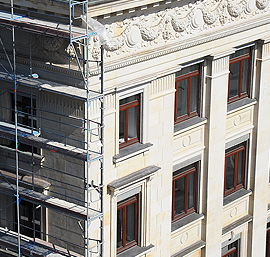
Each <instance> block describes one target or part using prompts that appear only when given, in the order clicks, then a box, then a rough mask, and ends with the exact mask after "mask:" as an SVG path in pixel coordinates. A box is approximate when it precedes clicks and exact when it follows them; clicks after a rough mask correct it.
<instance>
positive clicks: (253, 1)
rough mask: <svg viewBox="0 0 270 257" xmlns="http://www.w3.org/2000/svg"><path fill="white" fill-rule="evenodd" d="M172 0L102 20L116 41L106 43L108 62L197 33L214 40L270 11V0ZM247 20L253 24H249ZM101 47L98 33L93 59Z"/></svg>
mask: <svg viewBox="0 0 270 257" xmlns="http://www.w3.org/2000/svg"><path fill="white" fill-rule="evenodd" d="M171 2H172V4H170V5H162V9H161V10H159V11H156V12H154V11H152V12H149V10H148V11H147V12H143V11H141V10H135V11H134V14H133V16H131V15H125V16H121V17H122V19H121V17H119V18H112V19H102V20H100V22H102V23H107V24H104V26H105V28H106V29H107V31H108V32H109V33H110V34H111V36H112V37H113V42H109V43H107V44H106V43H105V45H104V47H105V49H106V54H105V59H106V62H110V60H112V61H113V60H117V61H118V60H119V58H122V60H123V58H129V60H130V56H134V55H137V56H138V55H141V54H142V53H144V54H145V53H147V52H153V51H154V52H155V54H156V52H158V54H160V53H159V51H160V50H161V49H162V48H165V49H166V48H168V44H169V45H179V42H184V41H185V42H186V41H189V42H190V40H191V39H192V38H194V36H196V37H200V40H201V37H203V36H204V35H205V37H209V34H210V35H211V36H212V37H213V40H215V38H218V37H219V35H220V33H222V32H223V31H228V29H229V30H230V31H231V34H235V33H238V32H240V31H244V30H247V29H250V28H252V27H256V26H253V24H252V23H253V22H254V21H255V19H256V20H261V19H264V17H265V15H268V14H269V11H270V8H269V0H242V1H240V0H203V1H195V2H190V3H189V4H185V5H184V4H182V3H181V2H180V1H171ZM181 4H182V5H181ZM160 7H161V6H160ZM253 20H254V21H253ZM250 21H252V22H251V23H250ZM247 23H249V24H250V25H249V26H251V27H250V28H247V26H246V24H247ZM256 24H257V23H256ZM257 26H258V25H257ZM242 27H245V29H243V28H242ZM239 29H240V30H239ZM229 34H230V33H228V35H229ZM216 35H217V36H216ZM202 43H204V42H202ZM195 45H196V44H195ZM170 47H171V46H170ZM171 48H172V47H171ZM99 51H100V42H99V38H98V36H97V35H96V36H94V37H93V38H92V40H91V43H90V52H91V55H92V57H93V58H94V59H97V58H98V56H99ZM165 54H166V53H165ZM146 55H147V54H146ZM161 55H162V54H161ZM140 58H141V57H139V59H140Z"/></svg>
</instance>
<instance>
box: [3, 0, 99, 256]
mask: <svg viewBox="0 0 270 257" xmlns="http://www.w3.org/2000/svg"><path fill="white" fill-rule="evenodd" d="M89 1H90V0H89ZM89 1H88V0H85V1H72V0H67V1H64V0H63V1H61V0H60V2H62V3H63V4H66V5H68V8H69V19H68V21H67V20H65V22H63V23H59V17H56V20H57V22H54V17H52V16H50V17H49V18H48V20H46V15H45V14H44V13H43V14H42V18H43V19H38V18H36V17H37V15H31V12H29V11H28V15H25V14H23V15H22V14H20V13H21V12H22V11H21V10H20V9H16V7H15V6H14V3H13V0H11V2H10V5H2V7H3V8H2V9H3V10H5V11H0V26H2V27H5V28H8V29H11V31H12V42H11V43H12V52H9V51H7V50H6V48H5V45H4V43H3V42H2V39H1V37H0V43H1V46H0V49H1V51H2V53H3V54H4V55H5V57H6V61H5V62H4V61H2V62H1V63H0V80H1V81H5V83H6V84H7V85H8V83H9V84H11V83H12V84H13V86H11V87H9V88H7V89H6V90H4V91H2V92H1V91H0V99H1V97H3V98H5V99H6V98H8V97H9V96H8V95H11V96H12V99H13V100H12V101H13V103H14V105H13V106H5V105H4V104H2V105H1V106H0V114H1V110H2V111H3V112H2V113H10V114H11V115H9V117H5V116H4V115H0V138H2V141H1V142H8V143H1V145H0V160H1V161H0V178H1V180H0V193H1V196H0V197H3V196H5V197H6V199H10V202H8V203H6V202H5V203H6V204H5V206H1V205H0V225H1V222H3V224H6V225H5V227H2V225H1V226H0V247H2V248H5V249H9V250H10V251H13V252H17V253H18V256H49V255H50V254H51V253H59V254H60V255H63V256H76V257H79V256H85V257H90V256H91V257H92V256H103V240H104V235H103V233H104V231H103V168H104V165H103V160H104V159H103V152H104V94H103V85H104V69H103V66H104V63H103V62H104V58H103V56H104V49H103V47H102V46H101V54H100V59H99V60H91V59H90V57H89V41H90V39H91V37H93V36H94V35H95V34H96V33H95V32H93V31H90V29H89V26H88V16H89V15H88V6H89ZM8 9H10V11H8ZM78 10H80V11H78ZM16 11H17V12H16ZM35 12H37V11H35ZM35 14H36V13H35ZM61 19H62V18H61ZM61 19H60V20H61ZM82 19H83V20H84V22H85V23H86V26H85V28H82V27H81V26H76V25H74V24H77V23H76V21H78V20H82ZM18 29H19V30H23V31H26V32H28V33H29V35H30V34H31V33H35V34H41V35H44V36H50V37H60V38H64V39H68V40H69V45H70V47H71V48H72V50H73V53H74V55H73V56H71V55H67V58H68V59H69V67H70V68H71V65H70V60H71V59H74V60H76V63H77V67H78V71H79V72H78V73H79V74H80V80H81V81H82V84H83V85H84V86H83V87H81V88H76V87H74V86H70V85H62V84H61V83H57V82H52V81H48V80H46V79H45V80H44V79H40V78H38V76H37V74H34V73H33V67H32V52H31V44H29V48H30V50H29V63H30V68H29V74H28V76H26V75H22V74H21V73H19V72H17V66H16V65H17V62H16V36H15V33H16V30H18ZM29 38H31V35H30V36H29ZM78 45H79V46H80V47H81V48H82V49H83V50H84V55H83V58H81V57H80V56H79V54H78V53H77V51H78V50H77V47H76V46H78ZM10 56H12V57H13V60H12V61H11V60H10V59H11V58H10ZM91 63H95V64H96V67H97V68H96V69H97V71H98V72H96V73H95V74H96V76H99V77H100V88H99V89H98V90H93V89H92V88H91V84H90V80H91V77H92V76H93V75H91V74H93V73H91V71H90V64H91ZM76 79H78V77H76ZM52 85H53V86H52ZM24 88H29V89H30V92H31V93H30V97H29V99H30V100H29V101H30V102H29V105H27V106H26V107H24V109H21V108H20V106H19V104H21V102H23V101H26V100H27V99H28V98H26V97H25V98H23V97H24V96H23V93H24V92H23V89H24ZM37 89H38V90H41V91H42V92H48V93H49V94H56V95H60V96H63V97H68V98H71V97H72V98H76V99H77V100H79V101H82V102H83V103H84V104H83V106H84V109H83V110H84V115H83V117H76V116H72V115H69V114H68V115H66V114H63V113H55V112H53V111H52V110H46V109H42V108H40V107H38V106H37V104H36V99H35V98H34V95H33V90H37ZM0 90H1V89H0ZM18 97H22V98H23V100H20V101H19V100H18ZM25 99H26V100H25ZM93 101H95V103H96V102H98V106H99V109H100V114H99V117H98V118H96V119H91V103H92V102H93ZM0 102H1V101H0ZM20 117H27V119H28V120H30V122H29V123H28V124H27V125H25V124H23V123H22V122H20V121H19V119H20ZM55 117H57V118H55ZM38 121H39V124H41V122H43V123H44V122H47V123H50V124H52V125H51V126H52V127H54V126H58V127H61V126H63V127H64V126H66V127H69V128H72V129H73V130H79V131H81V132H83V135H84V136H83V140H81V139H80V138H76V137H72V136H66V135H62V133H60V132H61V131H59V134H58V133H57V131H55V130H52V129H50V128H49V129H48V128H43V127H42V126H40V125H38ZM79 123H81V124H82V125H78V124H79ZM56 124H58V125H56ZM12 142H13V143H12ZM14 144H15V145H14ZM93 145H94V147H93ZM20 146H25V147H26V148H27V151H25V150H21V149H20ZM38 149H41V150H38ZM44 152H46V153H47V155H50V154H55V155H57V156H58V155H63V156H66V157H64V158H71V159H72V160H73V159H74V160H77V161H78V163H83V164H84V165H83V166H82V169H84V170H83V172H81V171H79V173H80V174H77V173H76V172H75V171H74V172H73V173H71V172H66V170H65V169H59V168H55V167H54V166H52V165H50V164H49V163H47V162H46V157H45V161H44V156H43V154H42V153H44ZM45 155H46V154H45ZM10 158H11V159H14V160H15V162H14V163H10V162H8V161H2V160H7V159H10ZM55 158H56V157H55ZM37 159H38V160H39V161H38V162H37V161H35V160H37ZM74 162H75V161H74ZM94 163H96V164H97V163H98V166H99V171H98V172H97V171H96V167H97V166H94V168H93V167H91V166H93V164H94ZM92 169H95V171H94V173H95V174H96V173H97V174H98V176H95V175H94V176H92V175H91V172H92ZM56 174H58V175H56ZM82 174H83V175H82ZM59 178H60V179H59ZM72 181H77V182H76V183H73V182H72ZM54 184H55V185H59V187H61V188H64V189H65V190H64V191H65V192H66V191H67V190H69V189H70V188H71V190H72V192H73V191H74V192H76V191H78V192H81V193H82V194H83V195H84V197H83V200H82V199H81V197H80V196H79V197H75V196H71V195H67V194H66V193H64V194H63V192H62V191H61V190H58V188H57V186H55V187H51V185H54ZM40 188H42V190H41V189H40ZM14 197H15V199H14ZM22 204H23V206H29V205H31V212H30V213H28V214H25V213H24V212H25V210H26V207H23V208H25V209H23V208H21V205H22ZM15 205H16V208H15V209H16V211H14V213H15V214H16V219H14V220H12V218H11V217H7V215H1V212H3V211H5V210H10V209H11V208H13V207H12V206H15ZM27 210H28V209H27ZM49 210H50V211H55V212H57V213H60V214H61V215H62V216H63V217H65V219H66V220H68V219H69V218H71V219H72V222H73V223H74V225H73V226H72V227H70V228H67V229H66V230H65V233H69V232H70V233H72V232H73V231H72V230H73V229H74V227H75V226H77V227H79V228H80V229H81V231H82V243H81V244H80V243H78V242H74V241H72V240H70V241H68V240H67V238H69V237H68V236H66V237H63V238H62V237H61V236H59V235H58V234H54V233H50V231H49V229H48V224H46V222H47V221H48V213H49ZM42 213H45V215H44V216H45V219H46V221H45V222H44V223H45V225H44V227H45V229H42V224H41V223H42V221H41V218H40V216H41V215H42ZM26 215H28V219H27V217H26V220H27V222H28V223H27V222H25V221H23V217H24V216H26ZM30 216H31V219H30ZM22 221H23V222H22ZM54 222H55V221H54ZM94 222H98V225H99V226H98V229H96V228H95V229H94V231H93V230H92V229H91V225H92V224H93V223H94ZM26 223H27V224H26ZM29 224H30V226H31V227H30V226H29ZM23 231H27V233H29V234H31V236H29V235H25V234H24V232H23ZM29 231H30V232H29ZM70 238H71V237H70ZM58 244H60V245H58ZM74 249H75V250H74Z"/></svg>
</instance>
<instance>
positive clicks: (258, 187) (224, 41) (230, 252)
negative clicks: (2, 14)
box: [0, 0, 270, 257]
mask: <svg viewBox="0 0 270 257" xmlns="http://www.w3.org/2000/svg"><path fill="white" fill-rule="evenodd" d="M4 2H5V1H4V0H0V3H4ZM89 4H90V5H89V14H90V16H91V18H92V19H94V20H96V21H98V22H99V23H101V24H102V25H103V26H104V28H105V29H106V30H107V32H108V33H109V34H110V36H111V37H112V39H111V41H110V42H105V43H103V44H104V48H105V56H104V57H105V59H104V65H105V76H104V79H105V81H104V104H105V117H104V118H105V120H104V123H105V128H104V196H103V197H104V204H103V225H104V243H103V249H104V251H103V256H110V257H114V256H119V257H123V256H129V257H131V256H134V257H135V256H146V257H154V256H155V257H159V256H160V257H167V256H168V257H169V256H171V257H177V256H185V257H187V256H190V257H191V256H192V257H195V256H196V257H199V256H203V257H218V256H223V257H225V256H239V257H246V256H248V257H264V256H270V251H269V250H268V248H269V245H270V242H268V236H267V233H268V232H269V231H268V227H270V211H269V210H270V209H269V208H268V204H270V195H269V192H270V191H269V190H270V188H269V165H270V163H269V161H270V160H269V157H270V152H269V145H270V135H269V134H270V122H269V119H268V116H269V110H270V102H269V99H268V96H269V97H270V77H269V74H270V73H268V72H269V71H270V40H269V39H270V33H269V22H270V6H269V1H268V0H244V1H228V0H203V1H184V0H183V1H180V0H164V1H158V0H137V1H126V0H118V1H102V0H100V1H93V2H92V3H91V1H89ZM17 5H18V6H24V8H28V9H29V10H32V9H33V8H35V9H36V10H38V11H40V12H43V13H51V14H54V15H56V14H57V15H60V14H61V15H62V16H63V17H65V16H68V8H67V7H66V5H65V4H63V3H62V2H61V1H60V2H57V1H45V2H44V1H39V0H37V1H31V0H29V1H27V0H26V1H18V3H17ZM31 8H32V9H31ZM22 9H23V8H22ZM78 26H85V24H78ZM89 28H90V29H91V28H93V27H91V24H89ZM9 33H10V32H9V31H8V30H7V29H6V28H5V27H1V28H0V35H5V36H4V37H2V36H1V38H2V40H3V44H4V45H5V46H6V49H7V52H8V53H10V52H11V50H12V48H11V47H12V45H11V44H10V42H11V38H10V34H9ZM22 39H24V40H22ZM101 43H102V42H101V40H100V38H99V37H98V35H94V36H93V37H92V38H91V41H90V44H89V49H88V54H89V55H90V56H91V58H93V59H94V60H98V58H99V54H100V45H101ZM16 44H17V45H18V49H17V50H16V51H17V56H18V57H17V62H18V67H19V68H20V69H21V70H24V71H26V70H27V69H28V68H27V67H28V65H29V60H28V59H27V58H26V55H28V54H26V51H29V50H26V49H28V47H29V44H31V46H32V57H33V60H32V66H33V70H34V71H35V72H36V73H38V74H39V76H40V78H39V79H40V80H41V83H43V85H45V84H46V85H47V84H48V85H51V86H52V87H54V84H52V83H57V86H55V87H54V89H55V90H58V91H59V92H60V91H61V85H66V86H69V90H70V92H75V93H74V95H75V96H76V95H79V94H80V90H82V88H83V87H82V85H81V84H80V82H79V80H78V79H77V78H78V76H79V75H78V72H77V70H76V68H75V64H74V60H73V61H72V65H71V68H69V67H68V64H69V63H68V60H69V59H68V58H67V55H69V54H70V53H71V52H72V50H71V49H70V48H69V45H68V41H67V40H66V41H65V40H63V39H61V38H51V37H46V36H44V35H37V34H34V33H29V32H25V31H20V30H19V31H18V34H17V40H16ZM78 47H80V46H78ZM83 50H84V49H81V52H82V56H83ZM27 53H28V52H27ZM1 59H2V60H3V63H5V64H6V65H7V62H6V61H5V54H4V52H3V51H2V52H1ZM74 77H75V78H74ZM99 83H100V82H99V78H98V77H95V76H94V77H93V78H91V87H92V88H93V89H94V88H98V86H99ZM55 85H56V84H55ZM9 87H10V82H7V81H3V80H2V81H0V90H1V91H0V92H2V95H1V96H2V97H0V103H1V106H4V107H12V93H11V92H10V91H8V90H9ZM44 87H45V86H44ZM57 87H59V88H57ZM74 89H76V90H77V91H76V90H74ZM72 90H74V91H72ZM20 91H21V92H22V93H23V94H21V95H22V96H24V97H28V98H29V95H30V94H32V95H34V99H36V100H35V101H36V102H35V103H34V104H35V105H36V106H37V107H38V108H37V109H40V116H41V117H42V118H43V119H40V121H37V124H36V129H37V130H38V129H41V131H42V130H44V131H46V132H41V135H42V136H46V138H49V139H51V140H56V141H59V139H58V138H55V136H54V133H55V134H57V133H60V134H61V135H63V136H65V137H66V138H69V137H71V136H72V137H74V138H76V139H77V140H83V134H82V133H81V129H80V128H79V127H80V126H81V120H80V119H83V118H85V105H84V102H83V101H81V100H80V99H78V98H75V97H72V96H71V94H70V95H59V94H58V93H57V92H48V91H46V92H45V91H43V90H37V89H33V91H31V92H30V89H29V87H26V86H23V85H22V86H21V87H20ZM8 94H9V96H7V95H8ZM24 100H25V99H24ZM32 104H33V103H32ZM91 104H92V105H91V106H90V115H91V117H94V118H98V117H99V107H100V106H99V104H98V101H97V102H95V101H93V102H92V103H91ZM46 111H47V112H46ZM45 112H46V113H47V114H46V113H45ZM0 113H1V121H2V120H8V119H12V113H11V112H10V111H8V110H6V109H3V108H2V109H1V112H0ZM48 113H50V114H48ZM52 113H53V114H52ZM54 113H61V114H63V115H65V116H66V117H67V119H68V118H70V117H75V118H78V119H74V121H73V123H72V125H74V127H73V128H72V129H71V128H70V127H68V126H66V125H65V124H60V125H59V124H58V125H57V126H56V125H55V124H54V123H51V122H50V121H49V119H51V118H52V115H54ZM46 115H47V116H46ZM54 118H56V119H57V117H54ZM46 119H47V120H46ZM61 122H63V123H70V120H65V119H64V118H62V119H61ZM75 127H76V128H75ZM46 133H47V135H46ZM44 134H45V135H44ZM1 140H2V141H1V145H2V146H1V149H0V150H1V152H3V154H2V156H1V165H2V166H3V167H2V166H1V168H2V169H3V172H5V171H6V172H7V173H8V172H9V173H12V169H9V168H7V167H8V165H13V164H12V163H13V162H14V151H12V150H11V149H12V146H11V143H10V142H9V141H8V140H7V139H1ZM68 140H69V139H68ZM60 142H63V140H60ZM67 142H68V141H67ZM65 143H66V142H65ZM77 144H78V145H77V146H78V147H80V142H79V143H77ZM22 151H24V155H25V157H22V159H21V162H22V164H21V165H26V164H24V163H27V160H25V161H24V159H23V158H26V159H27V158H31V156H30V155H27V150H25V149H24V150H22ZM34 157H35V158H36V162H40V163H41V164H40V166H38V167H36V166H34V169H37V171H36V173H37V174H39V175H40V176H43V179H40V180H39V181H36V182H35V183H36V185H37V187H39V190H40V192H43V193H44V194H49V195H52V196H56V195H55V194H54V193H51V192H56V193H57V192H58V193H61V194H63V195H65V200H67V201H69V202H72V203H77V202H76V201H79V200H80V199H81V200H83V199H84V198H85V194H84V192H83V191H80V190H79V189H76V188H74V187H72V186H67V184H65V183H70V184H73V185H76V186H77V187H78V188H80V187H83V181H82V180H80V179H79V178H72V177H71V176H69V175H76V176H78V177H79V176H84V174H85V165H86V164H85V162H84V161H82V160H74V159H72V158H70V157H65V156H64V157H63V155H58V154H57V153H56V154H55V153H51V152H50V151H47V150H46V149H45V150H44V149H43V150H38V149H37V151H36V152H35V156H34ZM42 165H44V166H45V167H47V170H46V169H42V167H41V166H42ZM23 167H24V166H23ZM49 169H50V171H48V170H49ZM54 169H55V170H60V171H62V172H63V173H59V174H60V175H59V174H58V173H57V174H56V173H55V172H54ZM48 172H50V173H49V175H48ZM91 172H92V173H91V176H93V177H97V176H98V174H99V169H98V167H97V164H96V163H94V164H92V167H91ZM66 174H69V175H68V176H67V175H66ZM46 176H50V177H51V178H53V179H54V180H55V181H54V182H53V181H52V180H50V181H49V180H47V179H46V178H45V177H46ZM9 177H12V175H9ZM23 179H27V176H26V175H25V174H24V175H22V178H21V180H23ZM36 190H37V189H36ZM46 190H49V191H48V192H47V191H46ZM9 197H11V198H12V196H9ZM69 197H70V198H69ZM71 197H74V198H76V200H74V199H73V200H72V198H71ZM68 198H69V199H68ZM1 199H3V200H1V205H0V207H1V208H3V207H4V206H5V205H7V202H10V201H12V199H11V200H8V198H7V197H3V195H1ZM8 213H11V210H10V209H8V208H7V209H6V210H2V211H1V214H0V215H2V216H0V217H6V216H8ZM39 215H40V216H41V218H40V220H42V222H40V230H41V231H43V232H46V233H47V232H48V233H49V234H51V235H58V234H59V235H60V234H63V231H66V232H67V233H69V234H68V236H67V238H72V241H73V242H75V243H76V244H77V243H78V244H83V242H82V238H81V231H80V226H79V225H78V224H77V220H76V219H75V218H69V217H66V216H64V215H62V214H61V213H58V212H55V211H54V210H49V209H47V208H44V207H42V208H41V213H40V214H39ZM1 222H2V223H1V227H8V228H9V229H11V230H12V229H13V228H12V227H9V226H10V225H8V224H6V223H4V222H3V221H1ZM96 230H97V229H96V228H94V230H93V234H96V233H98V232H96ZM269 233H270V232H269ZM29 236H30V235H29ZM30 237H31V236H30ZM40 238H41V239H42V240H44V241H48V242H53V243H55V244H60V246H61V247H63V248H65V247H66V248H68V249H71V250H72V251H74V252H79V253H80V254H82V255H83V252H82V251H81V250H78V248H77V247H76V246H71V245H69V244H68V243H59V242H58V243H56V242H54V240H53V238H50V237H49V236H47V235H45V236H40ZM67 238H65V237H64V239H67ZM0 241H1V240H0Z"/></svg>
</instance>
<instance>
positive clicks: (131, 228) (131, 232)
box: [126, 203, 136, 244]
mask: <svg viewBox="0 0 270 257" xmlns="http://www.w3.org/2000/svg"><path fill="white" fill-rule="evenodd" d="M135 207H136V206H135V203H132V204H130V205H128V206H127V207H126V211H127V213H126V227H127V229H126V244H128V243H130V242H132V241H134V240H135V229H136V224H135V219H136V217H135Z"/></svg>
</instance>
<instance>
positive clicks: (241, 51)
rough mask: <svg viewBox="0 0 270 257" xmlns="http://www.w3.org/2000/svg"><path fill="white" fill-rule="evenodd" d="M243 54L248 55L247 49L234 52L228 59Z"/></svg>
mask: <svg viewBox="0 0 270 257" xmlns="http://www.w3.org/2000/svg"><path fill="white" fill-rule="evenodd" d="M245 54H249V48H243V49H241V50H238V51H236V52H235V53H233V54H231V55H230V59H233V58H236V57H239V56H242V55H245Z"/></svg>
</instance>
